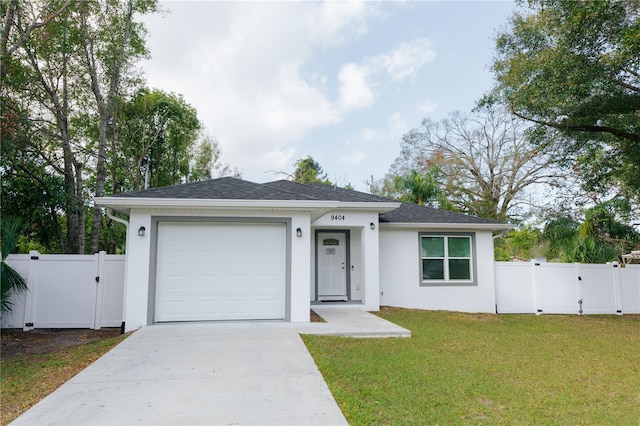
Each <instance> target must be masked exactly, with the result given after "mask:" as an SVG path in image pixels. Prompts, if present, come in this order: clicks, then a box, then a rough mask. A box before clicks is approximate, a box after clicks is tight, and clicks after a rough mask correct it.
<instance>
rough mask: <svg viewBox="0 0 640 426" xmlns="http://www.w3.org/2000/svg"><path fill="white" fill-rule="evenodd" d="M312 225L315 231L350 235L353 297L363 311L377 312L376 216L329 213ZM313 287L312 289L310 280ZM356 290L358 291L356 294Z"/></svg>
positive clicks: (378, 284) (363, 213)
mask: <svg viewBox="0 0 640 426" xmlns="http://www.w3.org/2000/svg"><path fill="white" fill-rule="evenodd" d="M336 218H339V219H338V220H336ZM371 223H373V224H374V229H371ZM312 225H313V227H314V229H318V230H331V229H337V230H341V229H349V230H350V231H351V265H353V266H354V269H353V272H352V274H351V283H352V288H351V291H352V297H353V296H355V295H357V296H356V297H358V298H360V299H361V300H362V309H364V310H367V311H377V310H379V309H380V299H379V294H380V280H379V260H380V255H379V250H378V233H379V226H378V213H375V212H357V211H356V212H353V211H332V212H330V213H327V214H325V215H324V216H322V217H320V218H318V219H317V220H316V221H314V222H313V224H312ZM312 285H315V283H314V282H313V280H312ZM356 286H358V287H359V290H356ZM312 297H313V296H312Z"/></svg>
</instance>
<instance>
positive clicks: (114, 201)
mask: <svg viewBox="0 0 640 426" xmlns="http://www.w3.org/2000/svg"><path fill="white" fill-rule="evenodd" d="M94 201H95V203H96V204H97V205H99V206H104V207H108V208H111V209H113V210H117V211H119V212H122V213H125V214H129V213H130V212H131V209H160V208H162V209H186V208H188V209H213V210H216V209H220V210H222V209H225V210H228V209H242V210H255V211H259V210H288V211H304V212H311V213H312V216H314V217H316V218H317V217H320V216H322V215H323V214H326V213H328V212H330V211H333V210H340V209H344V210H358V211H372V212H376V213H380V214H382V213H387V212H390V211H392V210H395V209H397V208H398V207H400V203H393V202H389V203H387V202H380V203H377V202H341V201H319V200H230V199H224V200H219V199H201V198H134V197H96V198H94Z"/></svg>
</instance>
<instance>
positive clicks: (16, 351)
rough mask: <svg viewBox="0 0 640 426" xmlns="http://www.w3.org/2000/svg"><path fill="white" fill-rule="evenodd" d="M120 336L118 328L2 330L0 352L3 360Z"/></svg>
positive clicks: (55, 350)
mask: <svg viewBox="0 0 640 426" xmlns="http://www.w3.org/2000/svg"><path fill="white" fill-rule="evenodd" d="M118 335H120V328H102V329H100V330H89V329H82V328H72V329H68V328H62V329H60V328H57V329H49V328H43V329H36V330H32V331H22V330H20V329H13V328H12V329H2V332H1V334H0V338H1V340H0V342H1V346H0V350H1V352H0V353H1V354H2V358H3V359H7V358H12V357H17V356H25V355H33V354H44V353H50V352H58V351H61V350H64V349H66V348H69V347H73V346H79V345H84V344H86V343H91V342H95V341H98V340H104V339H108V338H110V337H115V336H118Z"/></svg>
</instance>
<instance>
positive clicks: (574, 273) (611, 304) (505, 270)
mask: <svg viewBox="0 0 640 426" xmlns="http://www.w3.org/2000/svg"><path fill="white" fill-rule="evenodd" d="M495 279H496V312H497V313H499V314H506V313H514V314H516V313H518V314H519V313H536V314H632V313H635V314H637V313H640V265H625V266H624V267H623V266H622V265H619V264H617V263H612V264H606V265H586V264H579V263H546V262H535V261H532V262H528V263H525V262H496V263H495Z"/></svg>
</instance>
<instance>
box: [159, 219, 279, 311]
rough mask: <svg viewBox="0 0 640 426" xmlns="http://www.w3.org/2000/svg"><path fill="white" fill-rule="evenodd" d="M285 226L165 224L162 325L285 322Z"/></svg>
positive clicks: (162, 236) (162, 238)
mask: <svg viewBox="0 0 640 426" xmlns="http://www.w3.org/2000/svg"><path fill="white" fill-rule="evenodd" d="M285 235H286V228H285V225H284V224H273V223H269V224H229V223H217V224H212V223H184V222H183V223H179V222H174V223H170V222H160V223H159V225H158V246H157V259H158V261H157V272H156V321H159V322H162V321H197V320H233V319H282V318H284V313H285V265H286V261H285V256H286V250H285V244H286V242H285Z"/></svg>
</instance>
